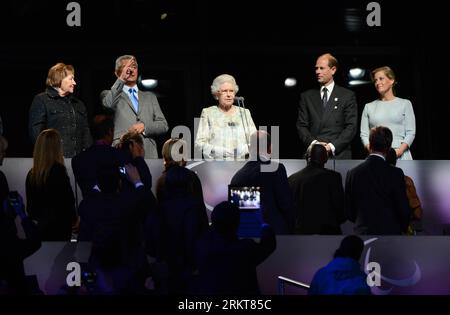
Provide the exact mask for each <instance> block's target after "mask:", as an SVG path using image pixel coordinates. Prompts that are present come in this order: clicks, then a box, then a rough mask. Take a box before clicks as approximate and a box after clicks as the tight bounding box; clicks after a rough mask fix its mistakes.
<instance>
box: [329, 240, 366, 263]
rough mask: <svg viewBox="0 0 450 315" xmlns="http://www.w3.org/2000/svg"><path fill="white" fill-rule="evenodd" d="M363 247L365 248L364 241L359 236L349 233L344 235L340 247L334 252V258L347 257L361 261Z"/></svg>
mask: <svg viewBox="0 0 450 315" xmlns="http://www.w3.org/2000/svg"><path fill="white" fill-rule="evenodd" d="M363 249H364V241H363V240H362V239H361V238H360V237H359V236H357V235H348V236H346V237H344V239H343V240H342V241H341V244H340V245H339V248H338V249H337V250H336V252H335V253H334V258H336V257H343V258H345V257H347V258H353V259H354V260H356V261H359V259H360V258H361V254H362V252H363Z"/></svg>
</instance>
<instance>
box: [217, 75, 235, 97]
mask: <svg viewBox="0 0 450 315" xmlns="http://www.w3.org/2000/svg"><path fill="white" fill-rule="evenodd" d="M224 83H231V84H232V85H233V89H234V93H235V94H237V92H238V91H239V86H238V85H237V84H236V80H235V79H234V77H233V76H232V75H229V74H221V75H219V76H218V77H216V78H215V79H214V81H213V83H212V85H211V94H212V95H213V96H214V98H215V99H216V100H217V99H218V97H217V93H218V92H219V91H220V86H221V85H222V84H224Z"/></svg>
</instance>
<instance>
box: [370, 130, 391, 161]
mask: <svg viewBox="0 0 450 315" xmlns="http://www.w3.org/2000/svg"><path fill="white" fill-rule="evenodd" d="M391 145H392V131H391V130H390V129H389V128H387V127H384V126H378V127H374V128H372V129H370V135H369V150H370V153H375V152H376V153H381V154H383V155H384V156H386V155H387V153H388V151H389V149H390V148H391Z"/></svg>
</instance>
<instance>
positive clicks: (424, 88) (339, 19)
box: [0, 0, 450, 159]
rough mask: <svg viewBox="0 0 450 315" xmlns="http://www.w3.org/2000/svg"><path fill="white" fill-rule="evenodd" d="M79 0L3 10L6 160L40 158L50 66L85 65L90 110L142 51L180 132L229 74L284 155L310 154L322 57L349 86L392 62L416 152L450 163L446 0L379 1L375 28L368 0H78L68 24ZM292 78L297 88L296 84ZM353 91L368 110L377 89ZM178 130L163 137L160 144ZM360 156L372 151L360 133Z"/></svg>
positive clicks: (80, 89)
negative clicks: (305, 101) (36, 111)
mask: <svg viewBox="0 0 450 315" xmlns="http://www.w3.org/2000/svg"><path fill="white" fill-rule="evenodd" d="M69 2H70V1H15V2H12V1H11V3H5V2H3V3H2V6H1V8H0V12H1V20H0V38H1V39H0V40H1V44H0V57H1V58H0V78H1V85H0V88H1V89H2V92H1V95H2V98H1V103H0V115H1V117H2V118H3V125H4V135H5V136H6V137H7V138H8V140H9V142H10V147H9V150H8V156H16V157H29V156H31V154H32V145H31V143H30V140H29V137H28V131H27V126H28V110H29V107H30V105H31V101H32V99H33V97H34V95H35V94H37V93H39V92H42V91H43V90H44V89H45V79H46V76H47V72H48V69H49V68H50V67H51V66H52V65H54V64H55V63H57V62H64V63H66V64H72V65H73V66H74V67H75V72H76V73H75V79H76V81H77V83H78V84H77V87H76V91H75V94H76V95H77V96H78V97H79V98H80V99H81V100H83V101H84V103H85V104H86V107H87V108H88V111H89V113H90V116H91V117H92V115H94V114H97V113H100V112H102V111H103V109H102V108H101V106H100V100H99V93H100V92H101V91H102V90H103V89H109V88H110V86H111V85H112V84H113V83H114V81H115V76H114V73H113V71H114V62H115V59H116V58H117V57H118V56H119V55H122V54H133V55H135V56H136V57H137V59H138V62H139V67H140V68H139V71H140V74H141V75H142V77H143V78H147V77H151V78H156V79H159V80H160V84H159V86H158V87H157V88H156V90H155V92H156V93H157V95H158V98H159V101H160V105H161V108H162V110H163V112H164V114H165V116H166V118H167V120H168V122H169V125H170V128H171V129H172V128H173V127H174V126H177V125H186V126H189V127H191V128H192V127H193V117H198V116H199V115H200V112H201V109H202V108H203V107H205V106H210V105H213V104H214V103H215V101H214V100H213V98H212V96H211V95H210V89H209V87H210V85H211V82H212V80H213V79H214V77H216V76H217V75H219V74H222V73H229V74H232V75H233V76H235V78H236V80H237V83H238V85H239V86H240V91H239V95H241V96H245V101H246V106H247V107H248V108H249V109H250V110H251V113H252V116H253V119H254V121H255V124H256V125H257V126H258V125H269V126H270V125H276V126H280V156H281V158H285V159H286V158H301V156H302V155H301V154H302V152H303V150H304V148H303V147H302V145H301V143H300V141H299V139H298V135H297V131H296V128H295V122H296V116H297V106H298V100H299V95H300V93H301V92H302V91H304V90H306V89H309V88H315V87H317V83H316V81H315V74H314V65H315V61H316V58H317V57H318V56H319V55H320V54H323V53H326V52H330V53H332V54H333V55H335V56H336V57H337V59H338V60H339V63H340V68H339V70H338V72H337V74H336V76H335V81H336V82H337V83H338V84H340V85H343V86H346V85H347V79H348V78H347V73H348V70H349V68H352V67H354V66H360V67H363V68H366V69H369V70H371V69H374V68H376V67H379V66H384V65H389V66H391V67H392V68H393V69H394V71H395V72H396V75H397V79H398V81H399V84H398V86H397V95H398V96H399V97H403V98H407V99H410V100H411V101H412V103H413V107H414V111H415V114H416V124H417V132H416V139H415V141H414V143H413V145H412V148H411V151H412V153H413V157H414V158H415V159H448V158H449V153H448V151H449V150H448V149H447V147H448V144H447V141H445V139H446V138H445V137H446V135H447V130H448V118H447V117H448V116H447V114H446V113H447V110H446V109H447V106H448V100H447V99H448V97H447V95H448V89H449V88H450V85H449V83H450V82H449V70H450V69H449V68H450V65H449V64H450V63H449V57H448V56H447V54H446V53H445V51H446V50H445V48H443V47H442V45H444V44H445V41H447V40H448V30H447V28H446V20H447V19H448V17H447V16H446V14H447V13H446V12H445V10H444V9H443V8H442V4H440V3H438V2H437V1H434V0H433V1H427V2H422V5H419V4H416V3H410V2H398V1H378V3H379V4H380V6H381V26H380V27H368V26H367V24H366V16H367V15H368V14H369V13H370V12H369V11H366V6H367V4H368V3H369V2H370V1H301V2H300V1H292V0H290V1H287V0H286V1H285V0H278V1H270V2H268V1H266V2H260V1H246V0H240V1H236V0H231V1H200V0H183V1H181V0H180V1H175V0H153V1H139V0H129V1H121V0H113V1H107V2H102V1H96V2H93V1H89V2H88V1H78V3H79V4H80V5H81V21H82V24H81V27H69V26H67V24H66V17H67V15H68V14H69V12H68V11H66V5H67V4H68V3H69ZM163 13H166V14H167V17H166V18H165V19H161V14H163ZM445 45H447V44H445ZM287 77H295V78H296V79H297V82H298V84H297V86H296V87H294V88H286V87H285V86H284V80H285V78H287ZM350 88H351V89H352V90H354V91H355V92H356V95H357V100H358V112H359V116H360V115H361V112H362V110H363V108H364V105H365V104H366V103H367V102H370V101H372V100H374V99H375V98H376V97H377V94H376V91H375V89H374V87H373V86H372V84H368V85H362V86H356V87H350ZM191 130H192V137H193V129H191ZM168 137H170V134H167V135H165V136H163V137H161V138H160V139H157V140H158V143H159V148H161V144H162V142H163V141H164V140H165V139H167V138H168ZM353 153H354V156H353V157H354V158H364V156H365V153H364V150H363V148H362V145H361V144H360V139H359V129H358V135H357V136H356V137H355V139H354V141H353Z"/></svg>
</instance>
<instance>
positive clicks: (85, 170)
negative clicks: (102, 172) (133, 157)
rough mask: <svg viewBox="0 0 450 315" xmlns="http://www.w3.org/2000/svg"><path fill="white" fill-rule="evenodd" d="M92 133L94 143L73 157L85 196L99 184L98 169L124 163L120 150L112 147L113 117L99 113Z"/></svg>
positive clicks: (74, 170)
mask: <svg viewBox="0 0 450 315" xmlns="http://www.w3.org/2000/svg"><path fill="white" fill-rule="evenodd" d="M91 133H92V136H93V137H94V144H93V145H92V146H90V147H89V148H87V149H86V150H84V151H82V152H80V153H79V154H77V155H76V156H74V157H73V158H72V161H71V163H72V170H73V174H74V176H75V180H76V182H77V183H78V185H79V186H80V189H81V192H82V194H83V198H85V197H86V196H87V195H88V194H90V193H91V192H92V191H93V190H92V189H93V188H94V186H95V185H97V184H98V180H97V170H98V169H100V168H103V167H105V166H107V165H122V164H123V163H121V162H122V158H120V155H119V151H118V150H117V149H116V148H114V147H112V146H111V144H112V142H113V134H114V121H113V119H112V117H109V116H106V115H97V116H95V118H94V121H93V124H92V127H91Z"/></svg>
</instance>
